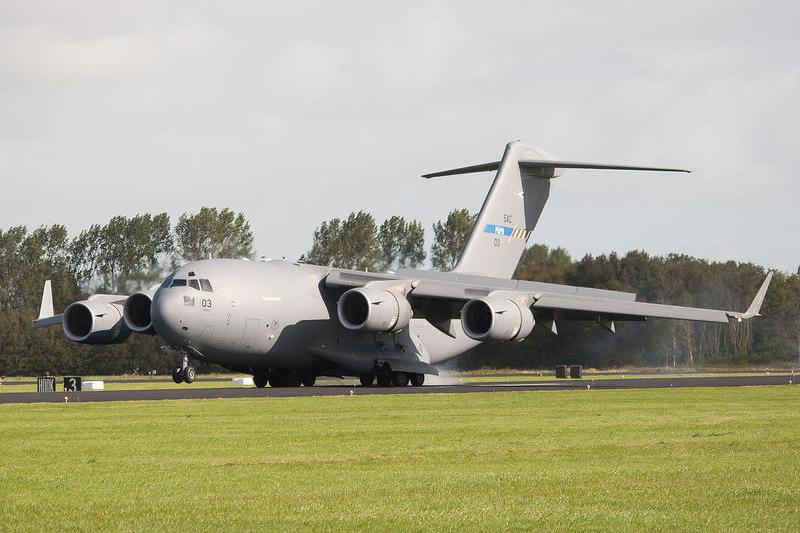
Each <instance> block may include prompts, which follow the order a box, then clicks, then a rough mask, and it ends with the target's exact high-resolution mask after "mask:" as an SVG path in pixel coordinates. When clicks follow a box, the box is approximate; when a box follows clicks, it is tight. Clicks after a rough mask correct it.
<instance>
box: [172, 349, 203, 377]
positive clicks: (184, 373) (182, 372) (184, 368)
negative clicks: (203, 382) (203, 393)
mask: <svg viewBox="0 0 800 533" xmlns="http://www.w3.org/2000/svg"><path fill="white" fill-rule="evenodd" d="M196 377H197V372H196V371H195V369H194V367H191V366H189V358H188V357H187V356H185V355H184V356H183V362H182V363H181V366H179V367H175V368H173V369H172V381H174V382H175V383H194V380H195V378H196Z"/></svg>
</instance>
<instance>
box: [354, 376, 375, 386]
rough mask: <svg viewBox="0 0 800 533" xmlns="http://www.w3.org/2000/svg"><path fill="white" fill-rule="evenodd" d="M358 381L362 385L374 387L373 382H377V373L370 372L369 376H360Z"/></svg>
mask: <svg viewBox="0 0 800 533" xmlns="http://www.w3.org/2000/svg"><path fill="white" fill-rule="evenodd" d="M358 381H360V382H361V386H362V387H372V384H373V383H375V374H370V375H368V376H358Z"/></svg>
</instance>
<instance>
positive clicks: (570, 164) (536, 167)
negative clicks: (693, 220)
mask: <svg viewBox="0 0 800 533" xmlns="http://www.w3.org/2000/svg"><path fill="white" fill-rule="evenodd" d="M519 166H520V167H521V168H524V169H526V170H533V171H538V172H541V173H543V174H544V173H545V172H546V171H548V170H555V169H558V168H577V169H588V170H643V171H648V172H691V171H690V170H685V169H682V168H664V167H642V166H632V165H610V164H601V163H580V162H577V161H555V160H548V159H528V160H520V161H519ZM498 168H500V161H493V162H491V163H484V164H482V165H472V166H469V167H461V168H454V169H451V170H443V171H441V172H434V173H432V174H423V176H422V177H423V178H438V177H441V176H454V175H457V174H472V173H474V172H487V171H490V170H497V169H498Z"/></svg>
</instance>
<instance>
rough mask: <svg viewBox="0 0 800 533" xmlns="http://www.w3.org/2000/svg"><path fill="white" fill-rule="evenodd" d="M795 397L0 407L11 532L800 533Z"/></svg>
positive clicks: (798, 395)
mask: <svg viewBox="0 0 800 533" xmlns="http://www.w3.org/2000/svg"><path fill="white" fill-rule="evenodd" d="M799 401H800V387H797V386H788V385H787V386H773V387H747V388H719V389H711V388H708V389H700V388H697V389H651V390H627V391H561V392H507V393H480V394H455V395H447V394H442V395H438V394H437V395H421V396H419V395H413V396H410V395H409V396H405V395H401V396H359V395H358V394H356V395H355V396H343V397H317V398H314V397H305V398H269V399H260V398H259V399H246V400H191V401H164V402H130V403H128V402H119V403H92V404H56V405H48V404H33V405H0V439H1V440H0V529H2V530H26V529H27V530H43V529H50V528H61V529H64V528H66V529H74V528H77V529H81V530H109V529H116V530H135V531H140V530H153V529H155V530H175V531H186V530H194V529H200V530H262V531H263V530H266V529H273V530H278V531H287V530H315V529H324V530H330V529H337V530H342V529H346V530H371V531H379V530H385V529H388V530H397V531H407V530H422V529H435V530H459V531H463V530H480V531H487V530H495V529H539V530H553V529H555V530H570V529H571V530H574V529H594V530H620V529H625V530H645V529H646V530H675V529H679V530H686V529H711V530H729V529H774V530H792V531H796V530H797V524H798V517H799V516H800V515H799V514H798V513H800V487H799V483H800V409H798V402H799Z"/></svg>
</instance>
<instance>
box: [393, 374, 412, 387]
mask: <svg viewBox="0 0 800 533" xmlns="http://www.w3.org/2000/svg"><path fill="white" fill-rule="evenodd" d="M392 385H394V386H395V387H408V373H406V372H392Z"/></svg>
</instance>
